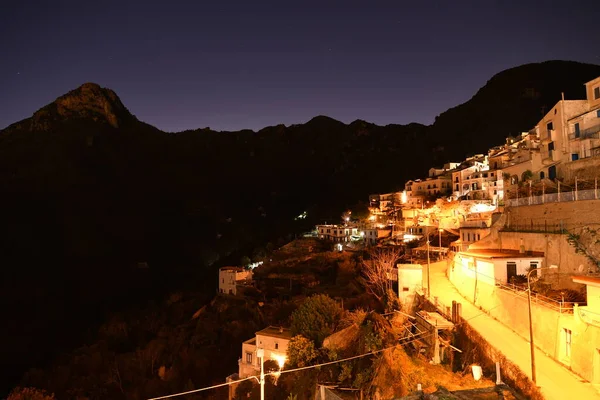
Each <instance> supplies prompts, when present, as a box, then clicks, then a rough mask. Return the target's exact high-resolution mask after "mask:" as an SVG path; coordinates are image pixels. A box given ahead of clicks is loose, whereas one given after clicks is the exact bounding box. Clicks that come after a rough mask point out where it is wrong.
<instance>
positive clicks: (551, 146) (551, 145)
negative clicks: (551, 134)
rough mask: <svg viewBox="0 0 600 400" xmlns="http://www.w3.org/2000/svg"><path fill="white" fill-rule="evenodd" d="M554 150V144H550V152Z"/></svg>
mask: <svg viewBox="0 0 600 400" xmlns="http://www.w3.org/2000/svg"><path fill="white" fill-rule="evenodd" d="M552 150H554V142H550V143H548V151H552Z"/></svg>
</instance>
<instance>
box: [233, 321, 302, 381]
mask: <svg viewBox="0 0 600 400" xmlns="http://www.w3.org/2000/svg"><path fill="white" fill-rule="evenodd" d="M291 338H292V332H291V330H289V329H287V328H282V327H278V326H269V327H268V328H265V329H263V330H261V331H258V332H256V336H255V337H253V338H252V339H249V340H246V341H245V342H244V343H242V358H240V359H239V360H238V365H239V372H238V376H239V378H240V379H243V378H247V377H249V376H255V375H258V374H260V363H261V360H260V359H259V358H258V357H257V355H256V350H257V349H263V350H264V358H265V361H267V360H273V361H275V362H277V364H278V365H279V367H280V368H283V365H284V364H285V361H286V359H287V358H286V353H287V348H288V344H289V343H290V339H291Z"/></svg>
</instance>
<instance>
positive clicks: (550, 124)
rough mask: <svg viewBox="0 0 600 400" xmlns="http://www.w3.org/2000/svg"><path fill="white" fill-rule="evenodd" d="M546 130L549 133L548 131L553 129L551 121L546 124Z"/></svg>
mask: <svg viewBox="0 0 600 400" xmlns="http://www.w3.org/2000/svg"><path fill="white" fill-rule="evenodd" d="M546 129H547V130H548V133H550V131H551V130H552V129H554V125H552V121H550V122H548V123H547V124H546Z"/></svg>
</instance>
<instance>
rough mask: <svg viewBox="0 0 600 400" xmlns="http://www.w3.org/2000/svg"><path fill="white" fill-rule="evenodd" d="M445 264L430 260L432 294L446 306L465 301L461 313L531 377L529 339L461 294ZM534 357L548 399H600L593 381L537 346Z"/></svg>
mask: <svg viewBox="0 0 600 400" xmlns="http://www.w3.org/2000/svg"><path fill="white" fill-rule="evenodd" d="M446 268H447V264H446V261H442V262H437V263H432V264H431V295H432V296H437V297H438V299H439V301H440V302H441V303H442V304H444V305H446V306H450V305H452V300H456V301H457V302H460V303H462V316H463V318H465V319H467V320H468V323H469V325H470V326H471V327H472V328H473V329H475V330H476V331H477V332H479V334H481V336H483V337H484V338H485V339H486V340H487V341H488V342H489V344H490V345H491V346H493V347H494V348H496V349H497V350H499V351H500V352H501V353H502V354H504V355H505V356H506V358H508V359H509V360H510V361H512V362H513V363H514V364H515V365H517V366H518V367H519V368H520V369H521V371H523V372H524V373H526V374H527V376H529V378H530V379H531V360H530V355H529V352H530V350H529V349H530V348H529V341H527V340H525V339H523V338H522V337H521V336H519V335H517V334H516V333H515V332H513V331H512V330H511V329H509V328H508V327H506V326H505V325H504V324H502V323H500V322H498V321H496V320H495V319H493V318H492V317H490V316H489V315H487V314H482V311H481V310H480V309H479V308H477V307H475V306H474V305H473V304H471V303H470V302H469V301H467V300H466V299H465V298H464V297H462V296H461V295H460V293H459V292H458V291H457V290H456V288H455V287H454V285H452V283H451V282H450V280H449V279H448V278H447V277H446ZM535 361H536V367H537V368H536V370H537V384H538V386H539V387H540V390H541V392H542V394H543V395H544V397H545V398H546V399H548V400H566V399H573V400H584V399H585V400H588V399H589V400H593V399H600V393H599V392H598V391H597V390H595V389H594V386H593V385H592V384H591V383H589V382H586V381H583V380H582V379H581V378H579V377H578V376H577V375H575V374H573V373H572V372H570V371H569V370H567V369H566V368H564V367H562V366H561V365H560V364H559V363H557V362H556V361H554V360H553V359H551V358H550V357H548V356H546V355H545V354H544V353H543V352H541V351H540V350H538V349H536V353H535Z"/></svg>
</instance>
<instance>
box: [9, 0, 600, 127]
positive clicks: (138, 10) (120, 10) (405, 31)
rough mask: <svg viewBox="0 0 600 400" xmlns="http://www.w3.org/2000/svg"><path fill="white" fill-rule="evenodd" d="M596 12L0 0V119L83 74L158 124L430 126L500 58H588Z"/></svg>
mask: <svg viewBox="0 0 600 400" xmlns="http://www.w3.org/2000/svg"><path fill="white" fill-rule="evenodd" d="M508 3H510V4H508ZM522 3H523V4H522ZM599 26H600V7H598V3H597V2H595V1H574V2H566V1H562V2H541V1H540V2H524V1H523V2H522V1H485V0H483V1H482V0H477V1H461V0H457V1H413V2H408V1H400V0H394V1H368V2H367V1H325V0H321V1H318V2H316V1H315V2H313V1H260V0H255V1H249V0H242V1H208V0H207V1H204V0H197V1H174V0H172V1H135V2H134V1H125V0H123V1H120V2H111V1H100V2H98V1H81V0H79V1H46V0H44V1H37V2H34V1H13V0H2V2H1V3H0V128H4V127H6V126H7V125H9V124H10V123H13V122H16V121H18V120H20V119H23V118H27V117H29V116H31V114H32V113H33V112H34V111H36V110H37V109H38V108H40V107H42V106H44V105H45V104H47V103H49V102H51V101H53V100H54V99H55V98H56V97H58V96H59V95H61V94H63V93H65V92H67V91H69V90H71V89H74V88H76V87H77V86H79V85H81V84H82V83H84V82H96V83H99V84H100V85H101V86H104V87H109V88H111V89H113V90H115V91H116V92H117V94H118V95H119V96H120V97H121V100H122V101H123V102H124V104H125V105H126V106H127V107H128V108H129V109H130V111H131V112H132V113H133V114H135V115H136V116H137V117H138V118H139V119H141V120H143V121H145V122H148V123H150V124H152V125H155V126H157V127H158V128H161V129H163V130H166V131H181V130H184V129H195V128H203V127H207V126H208V127H211V128H212V129H216V130H237V129H242V128H251V129H260V128H262V127H265V126H268V125H275V124H278V123H284V124H286V125H289V124H294V123H302V122H306V121H308V120H309V119H310V118H312V117H314V116H316V115H328V116H330V117H333V118H336V119H338V120H341V121H343V122H351V121H353V120H355V119H363V120H367V121H370V122H375V123H377V124H388V123H400V124H404V123H409V122H413V121H414V122H421V123H425V124H430V123H432V122H433V120H434V118H435V116H436V115H438V114H440V113H441V112H443V111H445V110H446V109H448V108H449V107H452V106H455V105H458V104H459V103H462V102H464V101H466V100H468V99H469V98H470V97H471V96H472V95H473V94H474V93H475V92H476V91H477V89H479V88H480V87H481V86H483V85H484V84H485V83H486V81H487V80H488V79H489V78H491V77H492V76H493V75H494V74H495V73H497V72H500V71H502V70H504V69H507V68H510V67H514V66H517V65H520V64H524V63H529V62H539V61H545V60H550V59H563V60H574V61H581V62H588V63H595V64H600V41H599V39H600V31H599V30H598V27H599Z"/></svg>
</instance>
